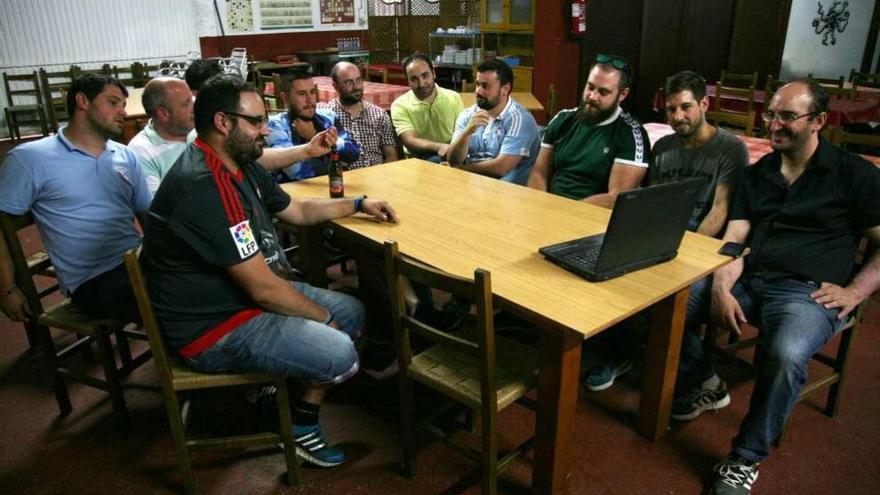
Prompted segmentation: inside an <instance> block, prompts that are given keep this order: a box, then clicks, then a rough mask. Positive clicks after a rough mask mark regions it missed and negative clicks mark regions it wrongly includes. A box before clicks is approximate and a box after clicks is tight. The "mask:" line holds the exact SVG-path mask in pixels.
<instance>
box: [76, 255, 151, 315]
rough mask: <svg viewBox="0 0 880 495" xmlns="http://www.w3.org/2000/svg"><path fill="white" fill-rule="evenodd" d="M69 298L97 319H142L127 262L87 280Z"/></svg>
mask: <svg viewBox="0 0 880 495" xmlns="http://www.w3.org/2000/svg"><path fill="white" fill-rule="evenodd" d="M70 298H71V299H72V300H73V302H74V303H76V305H77V306H79V307H80V308H82V309H83V310H84V311H85V312H86V313H88V314H89V315H90V316H92V317H95V318H114V319H117V320H123V321H135V322H139V321H140V320H141V317H140V313H138V307H137V302H136V301H135V298H134V292H133V291H132V290H131V281H130V280H129V278H128V271H127V270H126V269H125V263H120V264H119V265H117V266H116V267H115V268H113V269H111V270H108V271H106V272H104V273H102V274H100V275H98V276H97V277H94V278H91V279H89V280H87V281H86V282H84V283H83V284H81V285H80V286H79V287H77V288H76V290H75V291H73V293H72V294H71V295H70Z"/></svg>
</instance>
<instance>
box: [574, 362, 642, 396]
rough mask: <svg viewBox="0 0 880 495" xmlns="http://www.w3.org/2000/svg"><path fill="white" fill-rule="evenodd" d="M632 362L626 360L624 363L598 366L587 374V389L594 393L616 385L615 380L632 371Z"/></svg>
mask: <svg viewBox="0 0 880 495" xmlns="http://www.w3.org/2000/svg"><path fill="white" fill-rule="evenodd" d="M632 366H633V364H632V361H630V360H626V361H623V362H622V363H617V364H614V363H608V364H603V365H601V366H596V367H595V368H593V369H591V370H590V371H589V373H587V380H586V381H587V388H588V389H590V390H592V391H593V392H598V391H600V390H605V389H606V388H608V387H610V386H611V385H614V379H615V378H617V377H618V376H622V375H625V374H627V373H629V370H631V369H632Z"/></svg>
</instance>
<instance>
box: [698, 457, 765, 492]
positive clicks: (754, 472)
mask: <svg viewBox="0 0 880 495" xmlns="http://www.w3.org/2000/svg"><path fill="white" fill-rule="evenodd" d="M714 471H715V473H716V477H715V481H714V483H713V485H712V490H711V491H710V492H709V493H710V495H748V494H749V493H751V492H752V485H754V484H755V480H757V479H758V463H756V462H748V461H746V460H745V459H742V458H741V457H739V456H737V455H731V456H728V457H727V458H726V459H724V460H723V461H721V462H720V463H718V464H716V465H715V469H714Z"/></svg>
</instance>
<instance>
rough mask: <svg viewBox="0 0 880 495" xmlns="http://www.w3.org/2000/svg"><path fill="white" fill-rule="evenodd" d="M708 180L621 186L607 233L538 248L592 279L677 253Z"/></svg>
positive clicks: (651, 262) (558, 261)
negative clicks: (646, 185) (623, 188)
mask: <svg viewBox="0 0 880 495" xmlns="http://www.w3.org/2000/svg"><path fill="white" fill-rule="evenodd" d="M705 183H706V179H704V178H691V179H686V180H683V181H679V182H670V183H667V184H659V185H656V186H650V187H644V188H641V189H633V190H631V191H625V192H622V193H620V194H619V195H618V196H617V201H616V202H615V203H614V210H613V211H612V212H611V220H609V221H608V229H607V230H606V232H605V233H604V234H596V235H591V236H588V237H583V238H580V239H575V240H572V241H567V242H562V243H559V244H553V245H551V246H545V247H542V248H541V249H539V250H538V252H540V253H541V254H543V255H544V256H545V257H546V258H547V259H548V260H550V261H552V262H553V263H556V264H557V265H559V266H561V267H563V268H565V269H566V270H568V271H570V272H572V273H574V274H576V275H579V276H581V277H583V278H585V279H587V280H589V281H591V282H598V281H602V280H608V279H611V278H614V277H619V276H621V275H623V274H625V273H629V272H631V271H635V270H639V269H641V268H646V267H649V266H653V265H656V264H658V263H662V262H664V261H668V260H671V259H673V258H675V256H676V255H677V254H678V246H679V245H680V244H681V239H682V238H683V237H684V231H685V229H686V228H687V225H688V220H689V219H690V216H691V213H692V212H693V209H694V205H695V203H696V201H697V196H698V195H699V194H700V191H701V190H702V188H703V186H704V185H705Z"/></svg>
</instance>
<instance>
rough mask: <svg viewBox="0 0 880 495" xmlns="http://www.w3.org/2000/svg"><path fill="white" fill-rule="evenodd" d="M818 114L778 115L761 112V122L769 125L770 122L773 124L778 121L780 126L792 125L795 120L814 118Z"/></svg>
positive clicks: (785, 113) (787, 113)
mask: <svg viewBox="0 0 880 495" xmlns="http://www.w3.org/2000/svg"><path fill="white" fill-rule="evenodd" d="M816 113H817V112H807V113H803V114H801V115H798V114H796V113H794V112H779V113H776V112H771V111H769V110H768V111H766V112H761V120H763V121H764V122H766V123H767V124H769V123H770V122H773V121H774V120H778V121H779V123H780V124H790V123H792V122H794V121H795V120H797V119H800V118H803V117H812V116H814V115H816Z"/></svg>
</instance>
